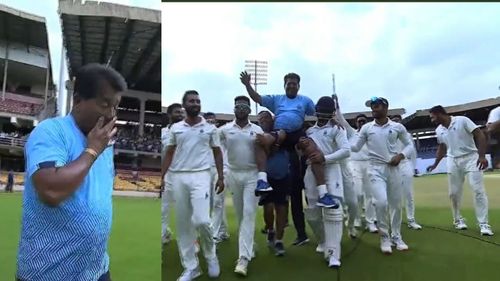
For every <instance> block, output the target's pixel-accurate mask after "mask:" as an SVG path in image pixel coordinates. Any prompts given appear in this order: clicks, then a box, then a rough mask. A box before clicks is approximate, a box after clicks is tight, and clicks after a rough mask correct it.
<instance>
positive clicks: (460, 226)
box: [453, 218, 467, 230]
mask: <svg viewBox="0 0 500 281" xmlns="http://www.w3.org/2000/svg"><path fill="white" fill-rule="evenodd" d="M453 225H454V226H455V229H458V230H466V229H467V225H466V224H465V219H464V218H459V219H458V220H455V222H454V223H453Z"/></svg>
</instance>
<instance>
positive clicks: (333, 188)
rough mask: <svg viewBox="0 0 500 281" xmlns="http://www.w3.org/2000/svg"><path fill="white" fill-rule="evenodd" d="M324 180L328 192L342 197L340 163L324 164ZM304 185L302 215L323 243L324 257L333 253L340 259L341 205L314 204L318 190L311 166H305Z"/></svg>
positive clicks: (317, 196)
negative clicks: (304, 199) (304, 196)
mask: <svg viewBox="0 0 500 281" xmlns="http://www.w3.org/2000/svg"><path fill="white" fill-rule="evenodd" d="M325 180H326V188H327V190H328V193H330V194H332V195H333V196H336V197H340V198H343V197H344V190H343V189H344V188H343V182H342V171H341V166H340V164H327V165H325ZM304 186H305V189H306V190H305V192H306V197H307V208H306V209H305V210H304V216H305V218H306V220H307V222H308V223H309V226H310V227H311V229H312V230H313V233H314V235H315V236H316V238H317V240H318V243H320V244H321V243H324V246H325V252H324V253H325V258H328V257H329V256H330V255H333V256H334V257H335V258H337V259H339V260H340V254H341V247H340V242H341V240H342V227H343V226H342V220H343V211H342V205H340V206H339V208H338V209H331V208H321V207H318V206H316V203H317V202H318V199H319V191H318V187H317V184H316V179H315V177H314V174H313V172H312V169H311V166H308V167H307V170H306V174H305V176H304Z"/></svg>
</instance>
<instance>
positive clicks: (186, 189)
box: [168, 170, 216, 270]
mask: <svg viewBox="0 0 500 281" xmlns="http://www.w3.org/2000/svg"><path fill="white" fill-rule="evenodd" d="M168 175H169V177H170V180H171V182H172V192H173V195H174V200H175V204H174V207H175V222H176V230H177V244H178V246H179V254H180V257H181V263H182V266H183V267H184V269H188V270H193V269H195V268H197V267H198V265H199V261H198V257H197V255H196V252H195V244H194V241H195V240H196V238H197V236H198V235H197V232H198V234H199V238H200V244H201V248H202V250H203V253H204V256H205V258H206V259H213V258H215V257H216V254H215V243H214V240H213V237H212V233H213V231H212V228H211V226H210V215H209V214H210V188H211V179H212V178H211V175H210V170H204V171H197V172H172V171H171V172H169V173H168Z"/></svg>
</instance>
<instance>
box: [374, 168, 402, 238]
mask: <svg viewBox="0 0 500 281" xmlns="http://www.w3.org/2000/svg"><path fill="white" fill-rule="evenodd" d="M368 176H369V178H370V185H371V188H372V194H373V197H374V198H375V209H376V213H377V226H378V229H379V233H380V235H382V236H387V237H390V236H392V237H401V215H402V214H401V211H402V210H401V209H402V207H401V205H402V204H401V203H402V188H403V187H402V185H403V180H402V178H401V167H399V166H396V167H393V166H389V165H388V164H379V163H373V162H370V169H369V170H368ZM388 213H389V214H388ZM389 217H390V222H389ZM389 228H390V230H391V233H389ZM389 234H390V236H389Z"/></svg>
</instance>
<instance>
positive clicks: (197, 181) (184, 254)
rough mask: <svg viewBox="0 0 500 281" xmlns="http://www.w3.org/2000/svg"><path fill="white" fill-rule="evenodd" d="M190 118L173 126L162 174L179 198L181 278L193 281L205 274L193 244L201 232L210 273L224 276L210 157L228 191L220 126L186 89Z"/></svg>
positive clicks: (220, 185)
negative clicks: (212, 220) (217, 244)
mask: <svg viewBox="0 0 500 281" xmlns="http://www.w3.org/2000/svg"><path fill="white" fill-rule="evenodd" d="M182 105H183V107H184V109H185V110H186V115H187V116H186V118H185V119H184V120H183V121H181V122H178V123H176V124H174V125H172V127H170V132H169V141H168V146H167V151H166V153H165V161H164V162H163V163H162V176H164V175H165V174H166V172H167V171H168V180H169V181H171V184H172V193H173V196H174V200H175V219H176V226H177V227H176V229H177V233H178V235H177V244H178V246H179V253H180V257H181V262H182V266H183V267H184V272H183V273H182V275H181V276H180V277H179V278H178V279H177V280H178V281H190V280H193V279H194V278H197V277H198V276H200V275H201V269H200V266H199V261H198V258H197V256H196V253H195V244H194V243H193V242H194V241H195V239H196V237H197V231H198V233H199V239H200V242H201V248H202V249H203V253H204V256H205V259H206V261H207V264H208V276H209V277H211V278H216V277H218V276H219V275H220V267H219V261H218V259H217V255H216V252H215V242H214V239H213V231H212V228H211V225H210V215H209V214H210V188H212V187H211V175H210V165H211V163H210V159H211V154H212V153H213V157H214V158H215V164H216V167H217V174H218V180H217V184H216V187H217V192H218V193H220V192H222V191H223V190H224V175H223V167H222V153H221V150H220V141H219V135H218V133H217V128H216V127H215V126H214V125H212V124H209V123H207V122H206V120H205V119H204V118H203V117H201V116H198V115H199V113H200V109H201V105H200V97H199V94H198V92H196V91H192V90H191V91H186V92H185V93H184V96H183V98H182Z"/></svg>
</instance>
